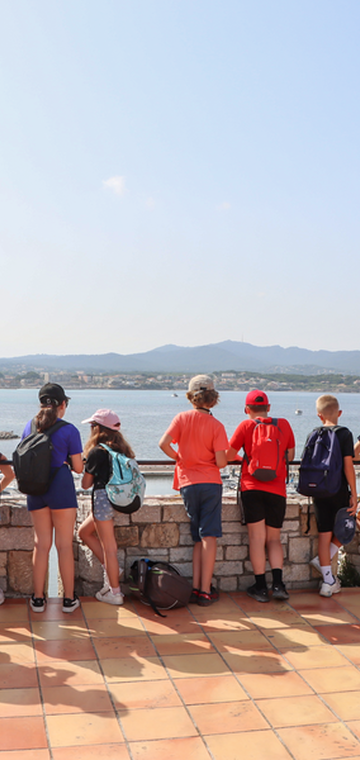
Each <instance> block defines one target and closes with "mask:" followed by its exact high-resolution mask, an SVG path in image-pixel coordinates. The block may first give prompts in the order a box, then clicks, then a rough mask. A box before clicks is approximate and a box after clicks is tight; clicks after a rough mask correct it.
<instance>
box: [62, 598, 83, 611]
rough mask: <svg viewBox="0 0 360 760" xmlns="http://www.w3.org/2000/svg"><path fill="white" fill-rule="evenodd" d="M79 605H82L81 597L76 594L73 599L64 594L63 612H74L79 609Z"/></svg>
mask: <svg viewBox="0 0 360 760" xmlns="http://www.w3.org/2000/svg"><path fill="white" fill-rule="evenodd" d="M78 607H80V599H79V598H78V597H77V596H76V594H74V598H73V599H69V598H68V597H66V596H64V598H63V606H62V611H63V612H74V610H77V608H78Z"/></svg>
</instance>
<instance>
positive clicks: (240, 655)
mask: <svg viewBox="0 0 360 760" xmlns="http://www.w3.org/2000/svg"><path fill="white" fill-rule="evenodd" d="M223 657H224V660H225V662H226V663H227V665H228V666H229V668H230V670H232V672H233V673H238V674H240V673H281V672H284V671H285V670H292V666H291V665H290V664H289V663H288V662H287V661H286V660H285V658H284V657H282V656H281V655H280V654H279V653H278V652H275V650H272V651H265V652H259V651H255V652H253V651H252V650H248V651H242V652H224V654H223Z"/></svg>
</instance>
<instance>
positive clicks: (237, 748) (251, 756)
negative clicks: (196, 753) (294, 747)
mask: <svg viewBox="0 0 360 760" xmlns="http://www.w3.org/2000/svg"><path fill="white" fill-rule="evenodd" d="M205 738H206V743H207V745H208V746H209V749H210V752H211V754H212V757H213V758H214V760H241V758H244V760H245V758H246V760H265V759H266V760H290V756H289V753H288V752H287V750H286V749H285V747H284V746H283V744H281V742H280V741H279V739H278V738H277V737H276V736H275V735H274V734H273V733H272V731H243V732H242V733H236V734H213V735H211V736H206V737H205ZM307 760H309V758H307ZM316 760H318V759H317V758H316Z"/></svg>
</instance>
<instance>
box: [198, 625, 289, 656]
mask: <svg viewBox="0 0 360 760" xmlns="http://www.w3.org/2000/svg"><path fill="white" fill-rule="evenodd" d="M208 637H209V639H210V641H212V642H213V644H214V647H216V649H217V650H218V651H219V652H235V651H237V650H242V649H252V650H255V649H261V650H270V651H274V647H273V645H272V644H271V643H270V641H269V640H268V639H267V638H266V636H265V635H264V634H263V633H262V631H257V630H256V628H253V629H252V630H250V631H210V632H209V633H208Z"/></svg>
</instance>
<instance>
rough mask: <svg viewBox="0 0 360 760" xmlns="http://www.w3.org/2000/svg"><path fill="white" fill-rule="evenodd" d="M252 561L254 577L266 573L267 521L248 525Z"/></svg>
mask: <svg viewBox="0 0 360 760" xmlns="http://www.w3.org/2000/svg"><path fill="white" fill-rule="evenodd" d="M247 529H248V534H249V551H250V560H251V564H252V566H253V571H254V575H263V573H265V564H266V555H265V543H266V526H265V520H260V521H259V522H256V523H248V525H247Z"/></svg>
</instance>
